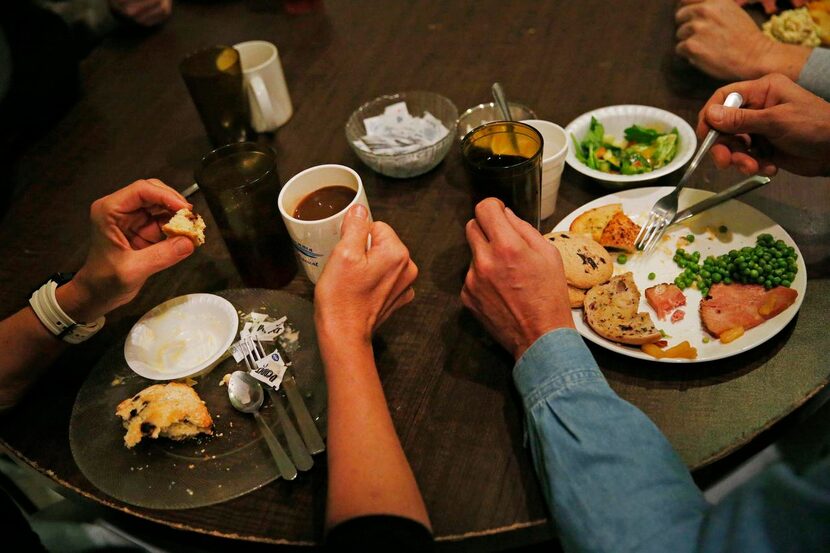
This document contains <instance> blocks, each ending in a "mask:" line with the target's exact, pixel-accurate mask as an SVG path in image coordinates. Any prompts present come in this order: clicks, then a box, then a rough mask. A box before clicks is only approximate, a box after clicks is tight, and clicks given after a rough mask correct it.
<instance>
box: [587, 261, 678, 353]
mask: <svg viewBox="0 0 830 553" xmlns="http://www.w3.org/2000/svg"><path fill="white" fill-rule="evenodd" d="M639 309H640V291H639V290H638V289H637V285H636V284H635V283H634V278H633V277H632V274H631V273H630V272H629V273H625V274H622V275H618V276H615V277H614V278H612V279H611V280H610V281H608V282H607V283H605V284H602V285H600V286H594V287H593V288H591V289H590V290H588V293H587V294H585V320H586V321H587V322H588V325H589V326H590V327H591V328H592V329H594V332H596V333H597V334H599V335H600V336H602V337H603V338H607V339H608V340H611V341H613V342H619V343H621V344H631V345H638V346H639V345H642V344H651V343H654V342H657V341H658V340H660V339H661V338H662V335H661V334H660V331H659V330H657V329H656V328H655V327H654V323H652V322H651V317H650V316H649V314H648V313H645V312H642V313H641V312H638V311H639Z"/></svg>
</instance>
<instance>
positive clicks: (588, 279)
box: [545, 231, 614, 290]
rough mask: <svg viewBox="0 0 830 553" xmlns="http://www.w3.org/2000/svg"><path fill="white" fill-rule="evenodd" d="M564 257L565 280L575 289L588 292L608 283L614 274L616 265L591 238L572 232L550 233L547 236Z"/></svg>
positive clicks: (606, 252) (604, 250)
mask: <svg viewBox="0 0 830 553" xmlns="http://www.w3.org/2000/svg"><path fill="white" fill-rule="evenodd" d="M545 238H547V239H548V240H549V241H550V243H551V244H553V246H554V247H555V248H556V249H557V250H559V254H560V255H561V256H562V265H563V266H564V268H565V280H567V281H568V284H570V285H571V286H573V287H575V288H582V289H583V290H587V289H588V288H590V287H591V286H595V285H597V284H602V283H603V282H607V281H608V279H609V278H611V275H612V274H613V273H614V264H613V262H612V261H611V256H610V255H609V254H608V251H606V249H605V248H603V247H602V246H600V245H599V244H598V243H596V242H594V241H593V240H592V239H591V238H590V237H589V236H587V235H582V234H571V233H570V232H558V231H554V232H549V233H548V234H546V235H545Z"/></svg>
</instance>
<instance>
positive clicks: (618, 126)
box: [565, 105, 697, 190]
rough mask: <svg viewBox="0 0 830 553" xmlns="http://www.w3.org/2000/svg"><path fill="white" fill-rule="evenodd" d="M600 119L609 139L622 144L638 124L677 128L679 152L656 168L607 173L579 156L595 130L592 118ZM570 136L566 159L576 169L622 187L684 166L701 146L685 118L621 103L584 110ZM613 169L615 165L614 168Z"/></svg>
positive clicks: (663, 130) (568, 131)
mask: <svg viewBox="0 0 830 553" xmlns="http://www.w3.org/2000/svg"><path fill="white" fill-rule="evenodd" d="M592 118H593V119H596V120H597V121H598V122H599V123H601V124H602V126H603V127H604V135H605V138H606V140H609V141H611V142H616V143H618V144H622V143H624V142H625V134H626V133H625V131H626V129H628V128H630V127H632V126H633V125H637V126H638V127H640V128H645V129H654V130H656V131H658V132H659V133H672V131H673V129H677V140H676V146H677V148H676V153H674V156H673V157H672V158H671V160H670V161H668V162H666V163H665V164H664V165H662V166H660V167H659V168H655V169H654V170H652V171H648V172H643V173H636V174H627V175H626V174H622V173H618V172H613V173H609V172H604V171H600V170H598V169H593V168H591V167H589V166H588V165H587V164H586V162H585V161H582V160H580V159H579V151H578V145H579V143H581V142H582V141H583V140H585V138H586V136H587V135H588V134H589V132H590V131H591V120H592ZM565 133H566V134H567V136H568V155H567V156H566V158H565V162H566V163H567V164H568V165H570V166H571V167H572V168H573V169H575V170H576V171H578V172H580V173H582V174H583V175H586V176H588V177H591V178H593V179H596V180H598V181H600V182H601V183H602V184H603V185H604V186H606V187H607V188H612V189H616V190H621V189H624V188H628V187H630V186H635V185H638V184H639V185H642V184H645V183H647V182H648V181H654V180H655V179H659V178H660V177H663V176H666V175H668V174H670V173H673V172H675V171H677V170H678V169H680V168H681V167H683V166H684V165H685V164H686V163H687V162H688V161H689V159H691V157H692V155H693V154H694V152H695V149H696V148H697V138H696V137H695V133H694V130H692V127H691V126H690V125H689V124H688V123H687V122H686V121H685V120H684V119H682V118H680V117H678V116H677V115H675V114H673V113H671V112H668V111H666V110H663V109H659V108H655V107H651V106H639V105H618V106H608V107H604V108H599V109H595V110H592V111H589V112H587V113H583V114H582V115H580V116H579V117H577V118H576V119H574V120H573V121H571V122H570V123H568V125H567V127H565ZM612 170H613V168H612Z"/></svg>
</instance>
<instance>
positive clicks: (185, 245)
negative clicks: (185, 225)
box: [173, 236, 193, 255]
mask: <svg viewBox="0 0 830 553" xmlns="http://www.w3.org/2000/svg"><path fill="white" fill-rule="evenodd" d="M173 251H174V252H176V255H187V254H189V253H190V252H191V251H193V242H191V241H190V238H185V237H184V236H180V237H178V238H176V239H175V240H174V241H173Z"/></svg>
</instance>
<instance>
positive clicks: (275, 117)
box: [233, 40, 294, 132]
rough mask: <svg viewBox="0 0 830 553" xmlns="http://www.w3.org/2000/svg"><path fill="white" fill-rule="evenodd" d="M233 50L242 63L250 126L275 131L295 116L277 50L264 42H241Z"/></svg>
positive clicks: (257, 129) (260, 130) (260, 129)
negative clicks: (249, 107)
mask: <svg viewBox="0 0 830 553" xmlns="http://www.w3.org/2000/svg"><path fill="white" fill-rule="evenodd" d="M233 47H234V48H235V49H236V50H237V51H238V52H239V59H240V62H241V63H242V78H243V81H244V86H245V90H246V91H247V93H248V102H249V104H250V106H251V126H252V127H253V128H254V130H255V131H256V132H270V131H273V130H276V129H277V128H278V127H280V126H282V125H284V124H285V122H286V121H288V120H289V119H291V115H292V114H293V113H294V108H293V107H292V106H291V97H290V96H289V95H288V85H287V84H286V83H285V75H284V74H283V72H282V64H281V63H280V56H279V52H278V51H277V47H276V46H274V45H273V44H271V43H270V42H266V41H264V40H250V41H248V42H240V43H239V44H234V46H233Z"/></svg>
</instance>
